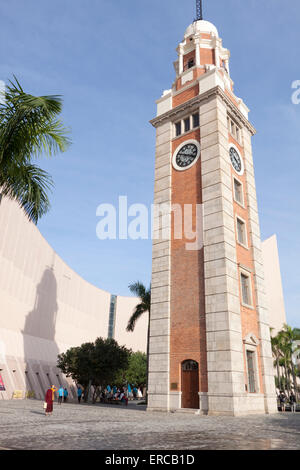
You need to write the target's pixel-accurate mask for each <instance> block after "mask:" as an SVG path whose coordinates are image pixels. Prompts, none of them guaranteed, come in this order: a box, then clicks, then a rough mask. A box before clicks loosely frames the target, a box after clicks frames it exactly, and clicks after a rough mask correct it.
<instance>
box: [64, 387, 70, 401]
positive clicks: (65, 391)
mask: <svg viewBox="0 0 300 470" xmlns="http://www.w3.org/2000/svg"><path fill="white" fill-rule="evenodd" d="M68 395H69V392H68V390H67V389H66V388H65V389H64V403H66V401H67V400H68Z"/></svg>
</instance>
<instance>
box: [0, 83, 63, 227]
mask: <svg viewBox="0 0 300 470" xmlns="http://www.w3.org/2000/svg"><path fill="white" fill-rule="evenodd" d="M61 111H62V99H61V97H60V96H57V95H53V96H38V97H36V96H33V95H30V94H28V93H25V92H24V90H23V89H22V87H21V85H20V83H19V82H18V80H17V78H16V77H14V82H12V81H10V82H9V83H8V85H7V86H6V89H5V91H4V93H3V94H2V96H1V97H0V186H1V192H2V193H3V194H4V195H8V196H9V197H10V198H13V199H17V200H18V202H19V203H20V205H21V207H23V209H24V210H25V212H26V214H27V216H28V217H29V218H30V219H31V220H33V221H34V222H35V223H36V222H37V220H38V219H39V218H40V217H41V216H42V215H43V214H45V213H46V212H47V210H48V209H49V207H50V204H49V199H48V196H47V191H49V189H50V188H51V186H52V180H51V178H50V176H49V175H48V174H47V173H46V172H44V171H43V170H41V169H40V168H38V167H37V166H35V165H33V164H32V160H33V159H36V158H40V157H41V156H49V157H51V156H53V155H56V154H57V153H58V152H64V151H65V150H66V149H67V148H68V146H69V145H70V140H69V138H68V133H69V130H68V129H66V128H65V127H64V126H63V124H62V122H61V121H60V119H59V118H58V116H59V114H60V113H61Z"/></svg>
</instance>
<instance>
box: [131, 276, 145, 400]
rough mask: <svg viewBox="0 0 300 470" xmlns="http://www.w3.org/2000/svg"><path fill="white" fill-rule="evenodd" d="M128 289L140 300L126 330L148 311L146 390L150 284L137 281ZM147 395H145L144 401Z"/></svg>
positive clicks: (132, 327) (133, 325) (132, 329)
mask: <svg viewBox="0 0 300 470" xmlns="http://www.w3.org/2000/svg"><path fill="white" fill-rule="evenodd" d="M129 290H130V291H131V292H132V293H133V294H135V295H136V296H137V297H139V298H140V300H141V302H140V303H139V304H138V305H136V307H135V309H134V311H133V313H132V315H131V317H130V318H129V321H128V324H127V328H126V330H127V331H134V328H135V325H136V322H137V320H138V319H139V318H140V317H141V316H142V315H143V314H144V313H148V332H147V374H146V377H147V379H146V380H147V383H146V390H147V391H148V371H149V342H150V341H149V339H150V308H151V286H150V287H149V289H146V287H145V286H144V284H142V283H141V282H139V281H137V282H135V283H133V284H130V285H129ZM147 399H148V396H147V395H146V401H147Z"/></svg>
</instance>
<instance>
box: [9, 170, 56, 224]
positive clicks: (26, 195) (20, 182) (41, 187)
mask: <svg viewBox="0 0 300 470" xmlns="http://www.w3.org/2000/svg"><path fill="white" fill-rule="evenodd" d="M52 186H53V181H52V178H51V177H50V175H49V174H48V173H47V172H45V171H44V170H42V169H40V168H38V167H37V166H35V165H32V164H22V165H20V166H18V165H6V166H5V167H2V168H1V172H0V187H1V193H2V194H3V195H4V196H8V197H9V198H11V199H16V200H17V201H18V203H19V204H20V206H21V207H22V208H23V209H24V211H25V213H26V215H27V216H28V218H29V220H32V221H33V222H34V223H35V224H36V223H37V222H38V220H39V219H40V217H41V216H42V215H44V214H45V213H46V212H48V210H49V208H50V202H49V199H48V195H47V192H48V191H50V190H51V188H52Z"/></svg>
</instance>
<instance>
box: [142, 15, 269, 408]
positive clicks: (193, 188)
mask: <svg viewBox="0 0 300 470" xmlns="http://www.w3.org/2000/svg"><path fill="white" fill-rule="evenodd" d="M177 52H178V60H177V61H176V62H175V63H174V66H175V71H176V80H175V82H174V84H173V86H172V89H171V90H167V91H165V92H164V94H163V96H162V97H161V98H160V99H159V100H158V101H157V117H156V118H155V119H153V120H152V121H151V122H152V124H153V126H154V127H155V128H156V133H157V137H156V162H155V190H154V191H155V196H154V203H155V212H154V214H155V215H154V239H153V269H152V305H151V318H150V356H149V397H148V398H149V399H148V409H152V410H153V409H157V410H172V409H173V410H178V409H183V408H185V409H199V410H200V411H201V413H209V414H218V413H224V414H233V415H237V414H243V413H246V414H247V413H252V412H253V413H257V412H261V413H264V412H275V411H276V400H275V385H274V374H273V364H272V354H271V346H270V331H269V321H268V315H267V311H266V308H265V294H264V274H263V266H262V255H261V240H260V230H259V220H258V211H257V202H256V190H255V180H254V170H253V159H252V149H251V138H252V136H253V135H254V133H255V129H254V128H253V126H252V125H251V124H250V122H249V121H248V111H249V110H248V108H247V107H246V105H245V104H244V103H243V101H242V100H241V99H240V98H238V97H236V96H235V95H234V93H233V82H232V80H231V78H230V71H229V57H230V53H229V51H228V50H227V49H225V48H224V47H223V45H222V40H221V39H220V37H219V34H218V31H217V29H216V27H215V26H214V25H213V24H211V23H209V22H207V21H203V20H198V21H195V22H194V23H192V24H191V25H190V26H189V27H188V29H187V30H186V32H185V35H184V39H183V41H182V42H181V43H180V44H179V46H178V49H177ZM196 232H197V236H195V233H196ZM193 234H194V235H193ZM193 237H194V238H195V239H196V243H193V242H194V241H195V240H193Z"/></svg>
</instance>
